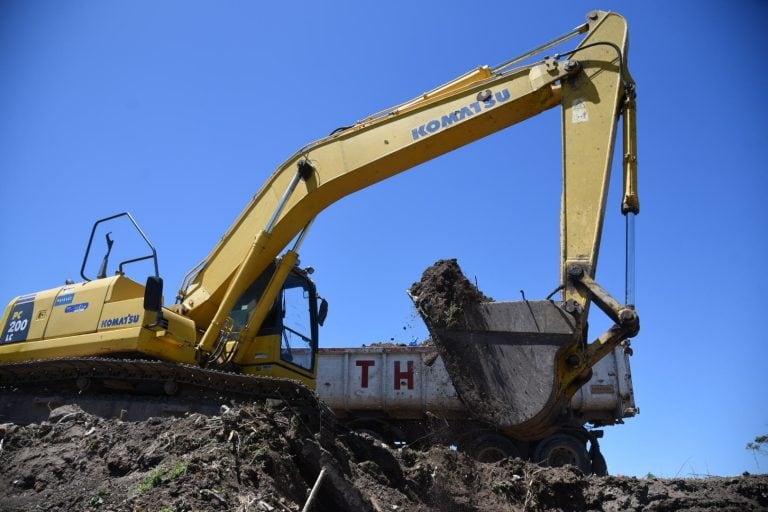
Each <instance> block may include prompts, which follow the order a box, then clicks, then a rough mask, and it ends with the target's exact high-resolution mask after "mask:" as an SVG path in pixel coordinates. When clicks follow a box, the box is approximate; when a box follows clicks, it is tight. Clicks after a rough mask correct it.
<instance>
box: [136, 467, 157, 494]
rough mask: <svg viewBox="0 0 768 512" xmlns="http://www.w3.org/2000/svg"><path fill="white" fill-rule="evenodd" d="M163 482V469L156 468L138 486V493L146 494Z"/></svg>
mask: <svg viewBox="0 0 768 512" xmlns="http://www.w3.org/2000/svg"><path fill="white" fill-rule="evenodd" d="M162 482H163V468H156V469H154V470H152V472H151V473H150V474H149V475H148V476H147V477H146V478H145V479H144V480H142V482H141V483H140V484H139V488H138V491H139V492H140V493H142V492H146V491H148V490H150V489H153V488H155V487H157V486H158V485H160V484H161V483H162Z"/></svg>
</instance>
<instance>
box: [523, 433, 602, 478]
mask: <svg viewBox="0 0 768 512" xmlns="http://www.w3.org/2000/svg"><path fill="white" fill-rule="evenodd" d="M533 460H534V462H536V463H538V464H541V465H542V466H550V467H558V466H565V465H567V464H570V465H571V466H575V467H577V468H578V469H579V470H580V471H581V472H582V473H584V474H585V475H588V474H590V473H592V461H591V460H590V459H589V454H588V453H587V449H586V447H585V445H584V443H583V442H582V441H580V440H579V439H577V438H575V437H573V436H571V435H568V434H554V435H552V436H550V437H548V438H546V439H544V440H543V441H542V442H541V443H539V446H537V447H536V450H535V451H534V454H533Z"/></svg>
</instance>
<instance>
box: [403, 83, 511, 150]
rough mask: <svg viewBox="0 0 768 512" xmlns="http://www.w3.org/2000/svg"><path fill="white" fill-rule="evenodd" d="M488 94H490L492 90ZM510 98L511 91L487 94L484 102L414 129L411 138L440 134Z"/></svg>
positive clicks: (473, 103) (477, 102)
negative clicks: (443, 130) (441, 131)
mask: <svg viewBox="0 0 768 512" xmlns="http://www.w3.org/2000/svg"><path fill="white" fill-rule="evenodd" d="M488 93H490V90H489V91H488ZM509 98H510V94H509V89H502V90H501V91H498V92H496V93H494V94H487V96H486V97H485V98H484V99H483V100H480V99H478V100H477V101H473V102H472V103H470V104H468V105H466V106H464V107H461V108H460V109H459V110H454V111H453V112H451V113H449V114H445V115H444V116H442V117H441V118H440V119H433V120H431V121H429V122H428V123H424V124H422V125H421V126H419V127H418V128H414V129H413V130H411V137H412V138H413V140H419V139H420V138H422V137H426V136H427V135H432V134H433V133H436V132H439V131H440V130H442V129H444V128H448V127H449V126H451V125H453V124H454V123H458V122H460V121H463V120H464V119H467V118H469V117H472V116H474V115H475V114H479V113H480V112H482V111H483V110H488V109H491V108H493V107H495V106H496V105H498V104H499V103H504V102H505V101H508V100H509Z"/></svg>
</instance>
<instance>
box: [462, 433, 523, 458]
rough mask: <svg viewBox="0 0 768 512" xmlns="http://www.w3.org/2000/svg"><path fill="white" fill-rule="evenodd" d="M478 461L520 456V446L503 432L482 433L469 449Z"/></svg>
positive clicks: (470, 453)
mask: <svg viewBox="0 0 768 512" xmlns="http://www.w3.org/2000/svg"><path fill="white" fill-rule="evenodd" d="M467 452H468V453H469V455H470V456H471V457H472V458H473V459H475V460H476V461H478V462H498V461H500V460H502V459H506V458H507V457H520V455H521V453H520V448H519V447H518V446H517V444H515V442H514V441H512V440H511V439H509V438H508V437H504V436H502V435H501V434H496V433H487V434H482V435H480V437H478V438H477V440H476V441H474V442H473V443H471V444H470V445H469V448H468V449H467Z"/></svg>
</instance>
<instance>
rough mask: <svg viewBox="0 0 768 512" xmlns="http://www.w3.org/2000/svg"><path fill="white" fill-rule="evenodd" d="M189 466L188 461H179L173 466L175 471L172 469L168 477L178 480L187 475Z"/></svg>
mask: <svg viewBox="0 0 768 512" xmlns="http://www.w3.org/2000/svg"><path fill="white" fill-rule="evenodd" d="M187 466H188V464H187V463H186V462H179V463H178V464H176V466H175V467H174V468H173V471H171V475H170V476H169V477H168V479H169V480H176V479H177V478H179V477H182V476H184V475H186V474H187Z"/></svg>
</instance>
